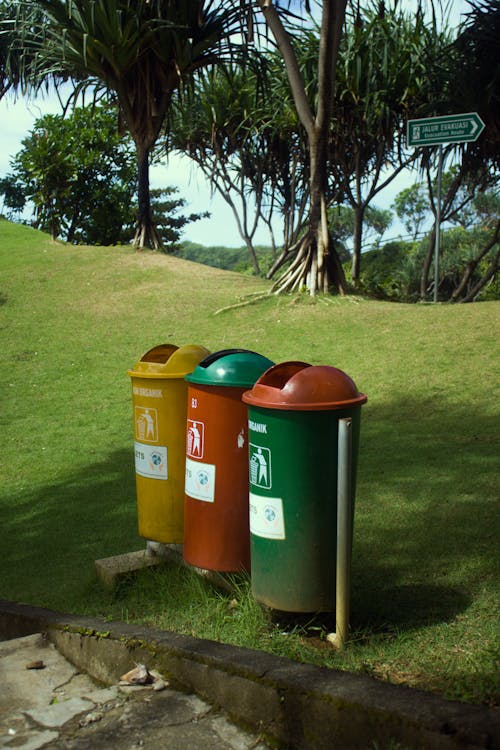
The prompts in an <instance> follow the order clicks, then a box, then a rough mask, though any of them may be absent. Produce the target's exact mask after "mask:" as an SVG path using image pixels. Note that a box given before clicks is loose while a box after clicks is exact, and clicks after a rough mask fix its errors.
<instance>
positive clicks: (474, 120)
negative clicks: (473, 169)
mask: <svg viewBox="0 0 500 750" xmlns="http://www.w3.org/2000/svg"><path fill="white" fill-rule="evenodd" d="M483 130H484V122H483V121H482V120H481V118H480V117H479V115H478V114H477V112H467V113H465V114H462V115H445V116H444V117H424V118H422V119H420V120H408V122H407V130H406V135H407V139H408V146H437V145H440V144H442V143H469V142H471V141H475V140H477V138H478V137H479V136H480V135H481V133H482V132H483Z"/></svg>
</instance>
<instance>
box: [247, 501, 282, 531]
mask: <svg viewBox="0 0 500 750" xmlns="http://www.w3.org/2000/svg"><path fill="white" fill-rule="evenodd" d="M250 531H251V533H252V534H255V536H261V537H264V539H285V518H284V516H283V500H282V499H281V498H280V497H261V496H260V495H254V494H253V493H252V492H251V493H250Z"/></svg>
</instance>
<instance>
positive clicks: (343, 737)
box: [0, 600, 500, 750]
mask: <svg viewBox="0 0 500 750" xmlns="http://www.w3.org/2000/svg"><path fill="white" fill-rule="evenodd" d="M37 632H42V633H45V634H47V636H48V637H49V639H50V640H51V641H52V642H53V643H54V644H55V645H56V646H57V648H58V650H59V651H60V652H61V653H62V655H63V656H65V657H66V658H67V659H69V661H71V662H72V663H73V664H74V665H75V666H77V667H78V668H79V669H81V670H82V671H85V672H87V673H88V674H89V675H90V676H91V677H93V678H94V679H96V680H99V681H102V682H104V683H107V684H111V683H114V682H116V681H117V680H118V678H119V676H120V675H121V674H123V673H124V672H126V671H127V670H128V669H130V667H131V666H133V663H134V662H143V663H145V664H146V665H147V666H148V667H150V668H156V669H158V670H159V671H160V672H162V674H165V675H167V676H168V677H169V679H170V680H171V681H172V682H175V683H177V684H178V686H179V687H183V688H186V689H188V690H190V691H193V692H196V693H198V694H199V695H200V696H201V697H202V698H204V699H205V700H207V701H208V702H210V703H212V704H215V705H217V706H220V707H221V708H222V709H223V710H224V711H226V712H227V713H228V714H229V715H230V716H231V717H232V718H233V719H234V720H235V721H236V722H239V723H241V724H244V725H246V726H247V727H251V728H252V729H254V730H256V731H259V732H261V733H262V734H263V735H264V736H266V737H267V738H268V739H270V740H273V741H274V742H276V743H277V744H278V745H281V746H282V747H283V746H285V747H286V748H289V750H331V748H332V747H338V748H342V750H351V749H352V750H361V749H363V750H367V748H375V747H378V748H380V750H384V749H385V748H389V747H390V746H391V743H392V747H394V744H395V743H399V745H398V747H400V748H401V750H403V748H404V750H410V749H411V750H455V749H458V748H462V749H464V748H467V750H476V748H477V749H478V750H479V749H481V750H500V714H499V713H498V712H496V711H494V710H493V709H489V708H487V707H485V706H474V705H469V704H465V703H458V702H451V701H446V700H444V699H443V698H441V697H439V696H436V695H433V694H431V693H426V692H424V691H420V690H413V689H410V688H405V687H400V686H396V685H390V684H387V683H382V682H379V681H377V680H375V679H373V678H371V677H368V676H364V675H356V674H350V673H347V672H340V671H335V670H329V669H326V668H323V667H316V666H312V665H308V664H298V663H296V662H293V661H290V660H288V659H285V658H281V657H276V656H272V655H270V654H266V653H262V652H260V651H252V650H250V649H246V648H239V647H235V646H227V645H224V644H220V643H215V642H213V641H206V640H201V639H199V638H192V637H189V636H183V635H178V634H176V633H171V632H166V631H162V630H158V629H154V628H143V627H141V626H139V625H127V624H125V623H120V622H113V623H110V622H104V621H102V620H97V619H94V618H87V617H78V616H75V615H69V614H64V613H61V612H54V611H51V610H47V609H42V608H38V607H31V606H29V605H24V604H16V603H14V602H9V601H2V600H0V636H3V637H4V638H14V637H18V636H23V635H30V634H32V633H37ZM374 743H376V744H374Z"/></svg>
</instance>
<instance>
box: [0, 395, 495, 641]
mask: <svg viewBox="0 0 500 750" xmlns="http://www.w3.org/2000/svg"><path fill="white" fill-rule="evenodd" d="M496 427H497V425H496V420H494V419H493V417H492V416H491V415H489V414H486V413H484V414H482V413H481V410H480V409H475V410H474V411H472V410H471V411H470V413H469V412H466V411H464V410H459V409H456V410H453V409H451V408H450V407H449V405H448V406H446V405H445V404H444V403H443V400H442V399H439V398H436V399H435V400H434V401H426V402H425V403H424V402H417V401H415V400H412V399H407V400H402V401H400V402H394V403H391V404H388V405H384V406H382V405H379V404H377V403H372V404H370V406H369V408H368V407H367V408H366V410H365V411H364V412H363V420H362V429H361V434H362V444H361V451H360V468H359V472H358V480H359V481H358V492H357V495H358V499H357V509H356V519H355V528H354V551H353V571H352V625H353V628H354V629H360V630H362V629H364V628H369V629H370V630H372V631H378V630H380V631H393V630H398V629H402V630H411V629H412V628H416V627H419V626H422V625H426V624H431V623H439V622H448V621H450V620H452V619H454V618H455V617H456V615H457V614H458V613H460V612H461V611H464V610H465V609H466V608H467V607H468V606H469V605H470V603H471V600H472V598H473V597H474V594H475V593H476V591H477V589H478V587H480V586H487V585H488V583H489V582H493V581H494V576H495V574H496V571H495V560H496V559H497V558H496V551H495V546H494V545H495V539H496V533H495V528H496V524H497V518H496V493H495V488H496V468H497V450H496V446H495V439H496ZM135 497H136V495H135V474H134V466H133V455H132V451H131V450H128V449H127V450H118V451H115V452H113V453H110V454H109V455H108V456H107V457H106V458H105V459H104V460H102V461H96V462H93V463H90V464H89V465H88V466H87V467H85V468H84V469H82V470H81V471H78V472H75V473H74V474H73V475H67V476H64V477H63V478H61V480H60V481H57V482H54V483H53V484H51V485H48V486H45V487H43V488H42V489H40V488H39V487H38V488H32V489H30V488H26V489H24V490H22V491H20V492H19V493H18V494H17V495H16V496H15V497H7V498H6V499H5V500H4V502H3V504H2V505H0V524H1V528H2V538H3V542H2V547H3V550H2V552H3V554H2V581H3V583H2V590H1V592H0V595H1V596H3V597H5V598H11V599H16V600H18V601H19V600H20V601H27V602H32V603H36V604H41V605H44V606H51V607H59V608H62V609H64V608H67V609H70V608H73V607H77V608H81V605H82V599H84V597H85V592H86V591H87V592H88V586H89V582H90V581H92V579H93V578H94V561H95V560H96V559H98V558H102V557H107V556H110V555H114V554H119V553H122V552H128V551H131V550H134V549H139V548H141V547H143V545H144V542H143V540H141V539H140V538H139V537H138V534H137V528H136V524H137V519H136V501H135ZM333 534H334V531H333V530H332V538H333ZM302 619H303V618H296V622H298V623H300V622H301V621H302ZM327 619H331V618H329V617H328V618H327ZM330 629H331V628H330Z"/></svg>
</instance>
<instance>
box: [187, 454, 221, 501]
mask: <svg viewBox="0 0 500 750" xmlns="http://www.w3.org/2000/svg"><path fill="white" fill-rule="evenodd" d="M186 495H189V497H194V499H195V500H203V501H204V502H205V503H213V502H214V499H215V465H214V464H204V463H202V462H201V461H192V460H191V459H190V458H186Z"/></svg>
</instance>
